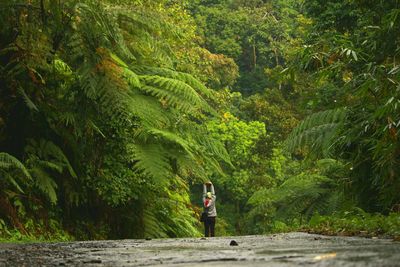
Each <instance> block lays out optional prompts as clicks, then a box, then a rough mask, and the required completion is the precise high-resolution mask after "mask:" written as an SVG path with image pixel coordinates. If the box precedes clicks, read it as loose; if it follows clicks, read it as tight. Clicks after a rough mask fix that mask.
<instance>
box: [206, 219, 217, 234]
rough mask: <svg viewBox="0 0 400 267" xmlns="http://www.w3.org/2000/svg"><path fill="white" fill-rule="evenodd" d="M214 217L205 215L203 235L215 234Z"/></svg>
mask: <svg viewBox="0 0 400 267" xmlns="http://www.w3.org/2000/svg"><path fill="white" fill-rule="evenodd" d="M214 230H215V217H207V218H206V220H205V221H204V236H206V237H209V236H215V231H214Z"/></svg>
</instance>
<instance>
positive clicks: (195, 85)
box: [135, 66, 215, 100]
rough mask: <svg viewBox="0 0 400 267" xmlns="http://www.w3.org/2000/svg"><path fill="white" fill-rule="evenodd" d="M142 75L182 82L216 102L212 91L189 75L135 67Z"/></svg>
mask: <svg viewBox="0 0 400 267" xmlns="http://www.w3.org/2000/svg"><path fill="white" fill-rule="evenodd" d="M135 68H136V69H137V70H138V71H139V72H140V73H141V74H142V75H158V76H162V77H166V78H171V79H176V80H180V81H182V82H184V83H186V84H188V85H189V86H191V87H192V88H193V89H194V90H196V91H197V92H199V93H200V94H202V95H204V96H206V97H207V98H208V99H210V100H215V96H214V94H213V93H212V90H210V89H208V88H207V87H206V86H205V85H204V84H203V83H201V82H200V81H199V80H197V79H196V78H194V77H193V76H192V75H190V74H189V73H184V72H179V71H176V70H172V69H168V68H156V67H137V66H136V67H135Z"/></svg>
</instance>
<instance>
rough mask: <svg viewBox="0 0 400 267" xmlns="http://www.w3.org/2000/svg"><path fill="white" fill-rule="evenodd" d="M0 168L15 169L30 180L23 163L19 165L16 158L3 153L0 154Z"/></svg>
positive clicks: (30, 177)
mask: <svg viewBox="0 0 400 267" xmlns="http://www.w3.org/2000/svg"><path fill="white" fill-rule="evenodd" d="M0 168H3V169H11V168H15V169H18V170H20V171H21V173H22V174H23V175H24V176H25V177H26V178H28V179H32V176H31V175H30V173H29V171H28V170H27V168H26V167H25V165H24V164H23V163H21V162H20V161H19V160H18V159H17V158H15V157H14V156H12V155H10V154H8V153H5V152H0Z"/></svg>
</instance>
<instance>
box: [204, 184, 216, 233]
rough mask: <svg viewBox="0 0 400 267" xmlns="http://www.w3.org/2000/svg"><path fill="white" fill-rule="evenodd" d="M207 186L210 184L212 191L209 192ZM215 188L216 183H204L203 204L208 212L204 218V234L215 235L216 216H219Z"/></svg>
mask: <svg viewBox="0 0 400 267" xmlns="http://www.w3.org/2000/svg"><path fill="white" fill-rule="evenodd" d="M207 186H210V191H208V192H207ZM216 198H217V197H216V195H215V190H214V185H213V184H212V183H211V182H210V181H209V182H207V183H205V184H203V206H204V211H205V213H206V215H207V216H206V218H205V219H204V236H205V237H209V236H211V237H213V236H215V217H217V210H216V208H215V199H216Z"/></svg>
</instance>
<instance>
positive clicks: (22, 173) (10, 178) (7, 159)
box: [0, 152, 32, 193]
mask: <svg viewBox="0 0 400 267" xmlns="http://www.w3.org/2000/svg"><path fill="white" fill-rule="evenodd" d="M13 170H17V171H18V172H17V173H14V172H13ZM0 173H1V174H2V176H3V177H2V178H3V179H2V181H0V184H3V186H4V187H5V188H3V190H5V189H6V184H11V185H12V186H14V187H15V189H17V190H18V191H19V192H23V189H22V187H23V185H24V184H27V182H26V181H25V182H24V179H27V180H28V181H29V180H32V176H31V174H30V172H29V171H28V169H27V168H26V167H25V165H24V164H23V163H22V162H20V161H19V160H18V159H17V158H15V157H14V156H12V155H10V154H8V153H5V152H0ZM4 183H5V184H4ZM0 193H1V191H0Z"/></svg>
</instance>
